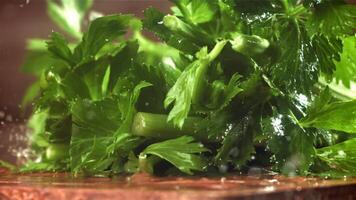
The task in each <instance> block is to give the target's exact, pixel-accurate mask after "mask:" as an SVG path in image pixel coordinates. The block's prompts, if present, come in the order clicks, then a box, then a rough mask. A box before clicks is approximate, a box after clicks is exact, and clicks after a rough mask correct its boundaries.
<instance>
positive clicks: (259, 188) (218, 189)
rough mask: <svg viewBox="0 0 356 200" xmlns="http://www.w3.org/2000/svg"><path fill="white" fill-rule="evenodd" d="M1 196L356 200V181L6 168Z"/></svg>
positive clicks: (19, 199)
mask: <svg viewBox="0 0 356 200" xmlns="http://www.w3.org/2000/svg"><path fill="white" fill-rule="evenodd" d="M0 199H1V200H3V199H6V200H7V199H11V200H12V199H13V200H30V199H31V200H32V199H33V200H42V199H50V200H71V199H75V200H84V199H104V200H106V199H137V200H141V199H142V200H150V199H152V200H153V199H154V200H161V199H169V200H178V199H179V200H183V199H199V200H203V199H264V200H265V199H307V200H309V199H342V200H348V199H350V200H351V199H356V179H338V180H322V179H317V178H304V177H282V176H229V177H223V178H202V177H185V178H182V177H165V178H162V177H160V178H159V177H152V176H149V175H146V174H136V175H134V176H130V177H116V178H115V177H114V178H99V177H95V178H79V177H76V178H74V177H73V176H72V175H70V174H63V173H62V174H60V173H46V174H22V175H14V174H9V173H6V172H5V173H2V174H1V172H0Z"/></svg>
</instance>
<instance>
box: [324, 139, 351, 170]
mask: <svg viewBox="0 0 356 200" xmlns="http://www.w3.org/2000/svg"><path fill="white" fill-rule="evenodd" d="M317 157H318V158H319V159H320V160H322V161H323V162H325V163H326V164H327V165H328V167H329V170H328V171H327V173H330V172H333V173H337V174H339V175H341V174H342V175H343V176H350V175H355V174H356V139H350V140H346V141H344V142H342V143H339V144H335V145H332V146H328V147H323V148H320V149H317Z"/></svg>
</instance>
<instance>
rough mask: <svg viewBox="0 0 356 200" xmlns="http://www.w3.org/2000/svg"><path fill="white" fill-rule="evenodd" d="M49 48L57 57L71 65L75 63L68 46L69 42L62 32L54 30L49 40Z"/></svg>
mask: <svg viewBox="0 0 356 200" xmlns="http://www.w3.org/2000/svg"><path fill="white" fill-rule="evenodd" d="M47 48H48V51H49V52H50V53H52V55H53V56H55V57H56V58H57V59H62V60H63V61H65V62H67V63H68V64H69V65H74V63H73V57H72V56H73V55H72V52H71V50H70V49H69V47H68V42H67V41H66V39H65V38H64V36H63V35H61V34H60V33H57V32H53V33H52V34H51V37H50V40H49V41H47Z"/></svg>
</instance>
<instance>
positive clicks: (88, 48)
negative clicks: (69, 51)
mask: <svg viewBox="0 0 356 200" xmlns="http://www.w3.org/2000/svg"><path fill="white" fill-rule="evenodd" d="M130 27H132V28H134V29H136V30H139V29H140V27H141V24H140V22H139V21H138V20H137V19H135V18H134V17H133V16H132V15H108V16H104V17H100V18H97V19H95V20H94V21H92V22H91V23H90V25H89V30H88V31H87V32H86V33H84V36H83V40H82V43H81V44H80V45H79V46H77V48H76V50H75V51H77V54H78V53H79V52H81V53H80V54H81V56H82V59H83V58H84V59H88V58H90V57H91V56H92V57H94V56H95V55H96V54H97V53H98V52H99V50H100V49H101V48H102V47H103V46H104V45H105V44H107V43H109V42H113V40H115V39H117V38H118V37H119V36H123V35H124V34H125V33H126V31H127V30H128V28H130Z"/></svg>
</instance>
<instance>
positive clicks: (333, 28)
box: [307, 0, 356, 38]
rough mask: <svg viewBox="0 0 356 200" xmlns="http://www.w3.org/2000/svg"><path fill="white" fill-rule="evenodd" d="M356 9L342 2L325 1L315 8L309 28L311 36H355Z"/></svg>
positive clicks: (309, 20)
mask: <svg viewBox="0 0 356 200" xmlns="http://www.w3.org/2000/svg"><path fill="white" fill-rule="evenodd" d="M355 17H356V7H355V6H354V5H347V4H346V3H345V2H343V1H340V0H335V1H324V2H322V3H320V4H317V5H315V6H314V9H313V13H312V16H311V17H310V18H308V22H307V27H308V31H310V32H311V34H323V35H325V36H327V37H336V38H338V37H344V36H347V35H352V34H354V28H355V27H356V20H355Z"/></svg>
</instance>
